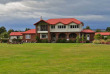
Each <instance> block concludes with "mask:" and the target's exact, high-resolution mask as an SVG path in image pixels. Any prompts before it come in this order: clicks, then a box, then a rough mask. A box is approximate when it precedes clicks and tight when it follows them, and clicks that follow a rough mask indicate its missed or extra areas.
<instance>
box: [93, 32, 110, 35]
mask: <svg viewBox="0 0 110 74" xmlns="http://www.w3.org/2000/svg"><path fill="white" fill-rule="evenodd" d="M97 34H101V35H110V32H97V33H95V35H97Z"/></svg>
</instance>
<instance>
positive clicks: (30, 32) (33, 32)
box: [22, 29, 36, 34]
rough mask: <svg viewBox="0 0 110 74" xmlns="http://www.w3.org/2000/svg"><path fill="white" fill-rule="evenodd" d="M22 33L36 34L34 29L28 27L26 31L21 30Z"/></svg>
mask: <svg viewBox="0 0 110 74" xmlns="http://www.w3.org/2000/svg"><path fill="white" fill-rule="evenodd" d="M22 34H36V29H30V30H28V31H25V32H22Z"/></svg>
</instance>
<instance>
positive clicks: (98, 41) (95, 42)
mask: <svg viewBox="0 0 110 74" xmlns="http://www.w3.org/2000/svg"><path fill="white" fill-rule="evenodd" d="M93 43H94V44H100V43H101V41H100V40H94V41H93Z"/></svg>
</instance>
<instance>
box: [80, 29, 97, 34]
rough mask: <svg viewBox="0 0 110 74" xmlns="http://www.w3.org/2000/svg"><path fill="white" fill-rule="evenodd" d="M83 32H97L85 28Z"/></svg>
mask: <svg viewBox="0 0 110 74" xmlns="http://www.w3.org/2000/svg"><path fill="white" fill-rule="evenodd" d="M81 32H83V33H95V31H93V30H90V29H84V30H82V31H81Z"/></svg>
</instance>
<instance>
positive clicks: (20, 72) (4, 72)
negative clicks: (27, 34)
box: [0, 44, 110, 74]
mask: <svg viewBox="0 0 110 74" xmlns="http://www.w3.org/2000/svg"><path fill="white" fill-rule="evenodd" d="M0 74H110V45H94V44H21V45H16V44H15V45H12V44H0Z"/></svg>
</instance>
